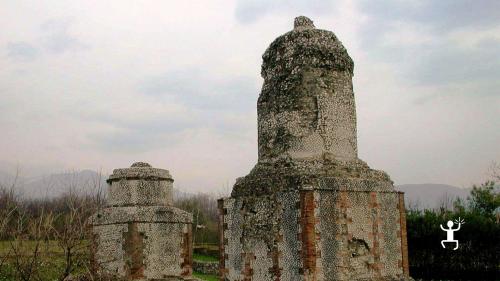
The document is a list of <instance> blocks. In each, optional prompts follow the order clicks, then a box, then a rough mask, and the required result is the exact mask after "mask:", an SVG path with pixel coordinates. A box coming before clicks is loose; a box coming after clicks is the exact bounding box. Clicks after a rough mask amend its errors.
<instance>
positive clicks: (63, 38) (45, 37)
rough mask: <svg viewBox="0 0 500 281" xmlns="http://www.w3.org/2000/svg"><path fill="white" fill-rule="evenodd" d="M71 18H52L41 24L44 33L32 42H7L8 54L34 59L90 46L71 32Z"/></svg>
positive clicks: (17, 58)
mask: <svg viewBox="0 0 500 281" xmlns="http://www.w3.org/2000/svg"><path fill="white" fill-rule="evenodd" d="M70 26H71V21H70V20H56V19H52V20H49V21H46V22H44V23H43V24H41V25H40V29H41V31H42V35H41V36H40V38H39V39H38V40H34V41H32V42H23V41H19V42H10V43H8V44H7V46H6V49H7V56H8V57H9V58H11V59H15V60H21V61H33V60H34V59H36V58H37V57H39V56H40V55H43V54H46V53H50V54H61V53H64V52H67V51H78V50H85V49H87V48H89V46H88V45H87V44H84V43H83V42H81V41H80V40H78V39H77V38H76V37H74V36H72V35H71V34H70V32H69V29H70Z"/></svg>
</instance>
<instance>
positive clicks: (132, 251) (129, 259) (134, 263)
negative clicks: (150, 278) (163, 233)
mask: <svg viewBox="0 0 500 281" xmlns="http://www.w3.org/2000/svg"><path fill="white" fill-rule="evenodd" d="M123 238H124V244H123V250H124V252H125V258H126V260H125V265H124V267H125V272H126V276H127V278H128V279H131V280H135V279H141V278H143V277H144V267H145V266H144V253H143V250H144V243H143V235H142V234H141V233H140V232H139V231H138V228H137V223H136V222H131V223H129V224H128V231H127V232H124V233H123Z"/></svg>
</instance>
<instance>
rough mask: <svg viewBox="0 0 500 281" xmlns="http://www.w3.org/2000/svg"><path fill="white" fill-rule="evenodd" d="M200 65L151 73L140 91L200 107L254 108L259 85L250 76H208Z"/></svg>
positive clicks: (236, 109)
mask: <svg viewBox="0 0 500 281" xmlns="http://www.w3.org/2000/svg"><path fill="white" fill-rule="evenodd" d="M203 73H206V72H202V71H201V70H198V69H184V70H179V71H171V72H168V73H165V74H164V75H160V76H156V77H150V78H147V79H145V81H144V82H143V83H142V84H141V85H140V86H139V91H140V92H142V93H144V94H145V95H147V96H150V97H156V98H159V99H160V100H168V101H172V102H176V103H181V104H184V105H186V106H187V107H189V108H196V109H200V110H206V111H212V110H225V111H226V112H227V111H244V112H245V111H246V112H248V111H251V110H253V109H254V108H255V104H256V101H257V96H258V93H259V89H258V86H257V85H256V84H255V82H254V80H253V79H251V78H250V77H241V76H236V77H228V78H226V77H224V80H222V81H219V80H218V79H216V78H217V77H209V76H208V75H206V74H203Z"/></svg>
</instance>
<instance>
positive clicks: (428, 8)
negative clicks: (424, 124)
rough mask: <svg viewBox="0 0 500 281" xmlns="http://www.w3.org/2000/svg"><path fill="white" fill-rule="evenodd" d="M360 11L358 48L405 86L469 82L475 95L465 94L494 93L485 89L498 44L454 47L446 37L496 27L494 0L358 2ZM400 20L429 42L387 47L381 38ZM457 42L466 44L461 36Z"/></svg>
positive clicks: (499, 20) (499, 60)
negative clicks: (362, 17) (389, 69)
mask: <svg viewBox="0 0 500 281" xmlns="http://www.w3.org/2000/svg"><path fill="white" fill-rule="evenodd" d="M360 7H361V11H362V12H363V13H364V14H365V16H367V18H368V20H367V21H366V22H365V23H364V24H363V26H362V27H361V36H360V38H361V45H362V46H363V48H364V49H366V50H367V51H368V52H369V53H370V57H371V58H372V59H374V60H376V61H382V62H385V63H391V64H392V65H393V67H394V69H397V70H398V77H399V78H400V79H403V80H404V83H405V84H414V85H418V86H454V87H455V88H456V86H457V85H465V84H469V85H470V84H474V85H476V90H477V91H468V92H466V93H465V94H473V95H476V96H477V95H479V96H481V95H483V96H484V95H490V94H494V93H496V91H492V90H491V88H492V86H493V85H495V84H496V82H495V81H496V79H497V78H496V77H495V76H496V74H497V73H498V70H499V69H500V57H499V56H498V52H499V51H500V42H499V41H498V40H497V39H495V38H487V39H485V40H483V41H481V42H479V43H477V44H475V45H474V44H456V42H454V41H452V40H451V39H448V37H447V34H449V33H450V32H453V31H457V30H464V29H467V28H473V29H475V30H481V29H484V28H492V27H493V28H494V27H496V26H499V25H500V13H498V11H499V10H500V2H499V1H480V2H476V3H471V2H467V1H451V0H446V1H430V0H426V1H417V2H413V3H408V2H400V1H386V2H383V3H379V2H374V1H361V2H360ZM405 22H406V23H411V25H412V26H415V27H416V28H417V29H418V30H422V31H423V32H424V33H425V36H430V40H429V37H428V38H425V39H422V40H421V41H420V42H419V39H418V38H416V40H415V42H414V43H413V44H408V43H405V44H398V43H397V42H392V43H391V44H387V42H386V41H385V35H386V34H388V33H389V32H391V31H392V30H393V29H394V27H395V26H397V25H399V24H401V23H405ZM408 32H409V31H408ZM455 40H457V39H455ZM458 40H462V42H466V43H469V42H468V41H467V38H462V39H458ZM424 95H425V94H424ZM430 99H432V98H431V96H428V95H427V96H425V97H417V100H418V101H419V102H420V101H422V100H430Z"/></svg>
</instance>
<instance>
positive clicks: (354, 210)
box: [219, 179, 409, 281]
mask: <svg viewBox="0 0 500 281" xmlns="http://www.w3.org/2000/svg"><path fill="white" fill-rule="evenodd" d="M369 184H370V183H366V182H357V180H352V179H350V180H348V181H344V186H342V185H341V186H340V188H324V187H321V186H318V187H302V188H301V189H300V190H292V191H283V192H277V193H274V194H268V195H258V196H244V197H237V198H225V199H221V200H219V215H220V218H219V221H220V231H221V235H220V237H221V241H220V253H221V257H220V273H221V276H222V280H258V281H265V280H404V279H406V278H407V277H408V274H409V273H408V254H407V244H406V218H405V209H404V199H403V194H402V193H400V192H395V191H380V190H378V191H376V189H370V188H359V187H360V186H361V187H362V186H367V185H369ZM351 187H356V188H351Z"/></svg>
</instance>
